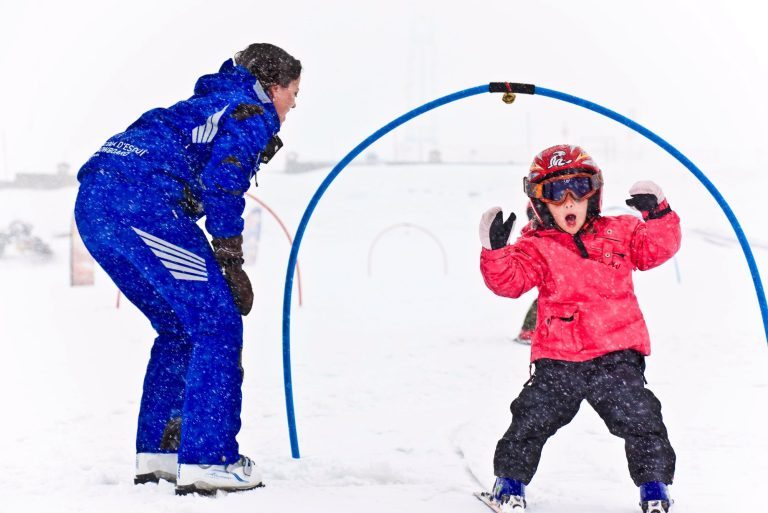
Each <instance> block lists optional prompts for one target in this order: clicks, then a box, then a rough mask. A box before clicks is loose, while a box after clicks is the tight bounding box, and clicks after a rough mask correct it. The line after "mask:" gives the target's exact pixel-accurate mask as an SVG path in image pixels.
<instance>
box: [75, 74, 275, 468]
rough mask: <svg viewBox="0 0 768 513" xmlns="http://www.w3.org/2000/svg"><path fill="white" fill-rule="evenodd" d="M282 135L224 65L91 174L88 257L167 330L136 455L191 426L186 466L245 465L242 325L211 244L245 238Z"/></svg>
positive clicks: (81, 206) (85, 204)
mask: <svg viewBox="0 0 768 513" xmlns="http://www.w3.org/2000/svg"><path fill="white" fill-rule="evenodd" d="M279 129H280V122H279V119H278V116H277V112H276V111H275V108H274V106H273V104H272V102H271V100H270V98H269V96H268V95H267V94H266V93H265V91H264V90H263V88H262V86H261V85H260V84H259V82H258V81H257V80H256V78H255V77H254V76H253V75H251V73H250V72H248V70H247V69H245V68H243V67H240V66H236V65H235V64H234V62H233V61H232V60H229V61H227V62H225V63H224V64H223V65H222V66H221V69H220V70H219V72H218V73H215V74H212V75H206V76H203V77H201V78H200V79H199V80H198V81H197V84H196V85H195V91H194V95H193V96H192V97H191V98H189V99H188V100H184V101H181V102H179V103H176V104H175V105H173V106H171V107H168V108H157V109H153V110H150V111H148V112H146V113H144V114H143V115H142V116H141V117H140V118H139V119H138V120H137V121H136V122H135V123H133V124H132V125H131V126H129V127H128V128H127V129H126V130H125V131H124V132H122V133H120V134H117V135H115V136H114V137H112V138H111V139H109V140H108V141H107V142H106V143H104V145H103V146H102V147H101V148H100V149H99V150H98V151H97V152H96V153H95V154H94V155H93V156H92V157H91V158H90V160H88V162H86V163H85V165H83V167H82V168H81V169H80V171H79V173H78V180H79V181H80V190H79V192H78V196H77V202H76V205H75V219H76V221H77V226H78V229H79V231H80V234H81V236H82V239H83V242H84V243H85V245H86V247H87V248H88V250H89V251H90V253H91V254H92V255H93V257H94V258H95V259H96V261H97V262H99V264H100V265H101V266H102V267H103V268H104V270H105V271H106V272H107V274H109V275H110V277H111V278H112V279H113V280H114V282H115V284H117V286H118V287H119V288H120V290H121V291H122V292H123V293H124V294H125V296H126V297H127V298H128V299H129V300H130V301H131V302H132V303H134V304H135V305H136V306H137V307H138V308H139V309H140V310H141V311H142V312H143V313H144V314H145V315H146V316H147V317H148V318H149V320H150V322H151V323H152V326H153V328H154V329H155V330H156V331H157V334H158V336H157V338H156V339H155V341H154V345H153V347H152V352H151V357H150V360H149V364H148V367H147V372H146V377H145V379H144V392H143V395H142V400H141V408H140V413H139V422H138V431H137V437H136V450H137V452H155V453H157V452H174V451H175V448H169V447H168V446H167V444H163V433H164V430H165V428H166V426H167V425H169V423H170V422H171V421H172V420H173V419H178V418H181V419H182V423H181V439H180V443H179V446H178V457H179V463H199V464H222V463H226V464H229V463H233V462H236V461H237V460H238V458H239V451H238V444H237V441H236V435H237V433H238V431H239V430H240V407H241V403H242V393H241V384H242V377H243V370H242V366H241V351H242V344H243V323H242V318H241V316H240V313H239V311H238V310H237V308H236V306H235V303H234V300H233V297H232V294H231V292H230V290H229V287H228V285H227V283H226V281H225V279H224V276H223V274H222V272H221V270H220V268H219V265H218V264H217V262H216V259H215V257H214V254H213V251H212V249H211V247H210V245H209V243H208V240H207V238H206V236H205V233H204V232H203V230H202V229H200V228H199V227H198V225H197V221H198V220H199V219H200V218H202V217H203V216H205V217H206V220H205V227H206V230H207V231H208V233H209V234H211V235H212V236H213V237H219V238H225V237H233V236H237V235H240V234H241V232H242V230H243V219H242V214H243V210H244V207H245V199H244V197H243V196H244V194H245V192H246V191H247V189H248V187H249V185H250V179H251V178H252V177H254V175H255V173H256V171H257V170H258V167H259V164H260V162H261V158H262V153H263V152H264V151H265V148H267V146H268V145H269V144H270V143H271V141H273V137H275V135H276V134H277V132H278V130H279Z"/></svg>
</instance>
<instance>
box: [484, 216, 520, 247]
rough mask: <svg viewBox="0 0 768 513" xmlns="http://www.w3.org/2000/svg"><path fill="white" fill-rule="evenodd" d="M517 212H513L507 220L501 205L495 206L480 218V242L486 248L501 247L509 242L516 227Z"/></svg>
mask: <svg viewBox="0 0 768 513" xmlns="http://www.w3.org/2000/svg"><path fill="white" fill-rule="evenodd" d="M515 219H516V216H515V213H514V212H511V213H510V214H509V217H508V218H507V220H506V221H504V214H503V213H502V212H501V207H493V208H491V209H489V210H486V212H485V213H484V214H483V217H481V218H480V243H481V244H482V245H483V247H484V248H485V249H499V248H503V247H504V246H506V245H507V244H509V239H510V238H511V237H512V229H513V228H514V227H515Z"/></svg>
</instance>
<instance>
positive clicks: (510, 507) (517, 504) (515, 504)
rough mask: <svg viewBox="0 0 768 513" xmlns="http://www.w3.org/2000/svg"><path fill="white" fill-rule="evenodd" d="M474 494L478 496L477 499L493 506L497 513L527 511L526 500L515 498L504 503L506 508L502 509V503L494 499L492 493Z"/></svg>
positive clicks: (520, 512)
mask: <svg viewBox="0 0 768 513" xmlns="http://www.w3.org/2000/svg"><path fill="white" fill-rule="evenodd" d="M472 495H474V496H475V497H477V499H478V500H479V501H480V502H482V503H483V504H485V505H486V506H488V507H489V508H491V509H492V510H493V511H495V512H496V513H524V512H525V501H524V500H522V499H520V500H519V501H518V500H513V501H510V502H508V503H506V504H505V505H504V509H502V507H501V505H500V504H499V503H498V502H496V501H494V500H493V495H491V494H490V493H488V492H474V493H473V494H472Z"/></svg>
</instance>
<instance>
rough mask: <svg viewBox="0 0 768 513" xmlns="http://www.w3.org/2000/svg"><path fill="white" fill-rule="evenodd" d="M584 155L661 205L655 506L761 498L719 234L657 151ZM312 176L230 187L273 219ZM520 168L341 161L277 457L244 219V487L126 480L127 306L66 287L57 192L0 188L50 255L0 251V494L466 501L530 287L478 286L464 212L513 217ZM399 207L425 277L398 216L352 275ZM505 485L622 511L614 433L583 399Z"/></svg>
mask: <svg viewBox="0 0 768 513" xmlns="http://www.w3.org/2000/svg"><path fill="white" fill-rule="evenodd" d="M554 142H557V141H554ZM527 157H528V156H519V159H518V160H527ZM595 158H596V159H597V161H598V162H600V163H601V165H602V167H603V169H604V171H605V175H606V181H607V189H606V197H605V199H604V206H605V207H606V209H608V208H609V207H619V206H621V205H623V198H624V195H625V191H626V190H627V189H628V186H629V185H630V184H631V183H632V182H633V181H634V180H636V179H644V178H651V179H653V180H655V181H657V182H659V183H660V184H661V185H662V187H663V188H664V190H665V192H666V193H667V196H668V198H669V200H670V203H671V204H672V206H673V208H675V209H676V210H677V211H678V212H679V213H680V215H681V217H682V219H683V223H684V232H683V233H684V241H683V248H682V250H681V251H680V253H679V254H678V256H677V264H678V267H679V271H680V274H679V280H678V275H677V273H676V272H675V267H674V264H673V263H671V262H670V263H668V264H665V265H664V266H662V267H660V268H658V269H655V270H653V271H649V272H646V273H636V278H635V280H636V288H637V293H638V296H639V298H640V301H641V306H642V307H643V309H644V312H645V315H646V318H647V321H648V324H649V327H650V331H651V336H652V340H653V348H654V353H653V355H652V356H651V357H650V358H649V359H648V370H647V378H648V381H649V386H650V387H651V388H652V390H653V391H654V392H655V393H656V394H657V395H658V396H659V398H660V399H661V401H662V404H663V407H664V415H665V419H666V422H667V425H668V428H669V432H670V437H671V440H672V443H673V445H674V447H675V449H676V451H677V455H678V469H677V477H676V481H675V484H674V486H673V487H672V492H673V494H674V498H675V499H676V504H675V507H674V511H677V512H679V513H694V512H695V513H704V512H710V511H711V512H715V511H726V510H727V511H733V512H755V511H762V510H763V508H764V507H765V498H764V488H763V487H764V484H763V482H764V478H765V476H766V475H768V437H767V436H766V432H765V426H766V421H768V413H766V405H768V347H766V341H765V336H764V334H763V331H762V323H761V320H760V313H759V309H758V307H757V302H756V300H755V294H754V291H753V288H752V284H751V280H750V277H749V273H748V270H747V266H746V263H745V260H744V258H743V256H742V255H741V252H740V249H739V247H738V245H736V244H735V242H733V234H732V232H731V231H730V228H729V226H728V224H727V222H726V221H725V219H724V216H723V215H722V213H721V212H720V211H719V209H718V208H717V205H716V204H715V202H714V201H713V200H711V199H710V198H709V196H708V194H707V193H706V191H705V190H704V189H703V188H702V187H700V186H698V185H697V184H696V182H695V181H694V179H693V178H692V177H691V176H690V175H689V174H688V173H687V172H686V171H685V169H683V168H682V167H681V166H680V165H679V164H677V163H675V162H673V161H672V160H671V159H666V160H663V159H660V160H658V161H653V162H650V163H649V162H639V161H633V162H605V161H604V159H601V158H600V155H595ZM650 170H652V171H650ZM326 172H327V170H323V171H318V172H314V173H309V174H303V175H283V174H278V173H274V172H270V171H269V170H265V171H264V172H263V173H264V174H263V175H260V179H259V182H260V185H261V187H259V188H258V189H253V190H252V191H251V192H252V193H254V194H256V195H257V196H258V197H259V198H260V199H262V200H264V201H266V202H267V203H268V204H269V205H270V206H271V207H272V208H274V209H275V210H276V211H277V212H278V214H280V215H281V216H282V217H283V218H284V219H285V221H286V223H287V224H288V226H289V227H290V228H291V230H292V231H293V230H295V227H296V226H297V224H298V220H299V219H300V216H301V214H302V212H303V209H304V207H305V206H306V204H307V201H308V199H309V198H310V197H311V195H312V193H313V192H314V190H315V188H316V187H317V185H318V184H319V183H320V181H321V180H322V178H323V177H324V176H325V173H326ZM757 173H758V172H755V176H753V177H751V178H750V179H751V180H752V182H751V185H749V186H741V187H736V186H734V187H729V188H728V189H727V190H726V191H725V195H726V198H727V199H728V200H729V201H731V203H732V206H733V207H734V210H735V211H736V214H737V215H738V216H739V219H740V220H741V221H742V222H743V223H744V228H745V231H746V233H747V235H748V236H750V237H751V238H752V239H753V242H754V244H755V256H756V258H757V259H758V262H759V265H760V266H761V271H762V273H763V276H768V265H767V264H768V249H766V246H767V245H768V244H767V242H768V240H767V239H768V237H766V236H765V235H764V234H765V230H764V227H763V225H764V222H765V215H764V212H765V208H764V207H763V206H762V205H761V204H760V203H759V202H758V201H754V202H750V201H749V199H750V192H751V191H754V190H761V191H764V190H765V189H766V185H768V178H765V175H762V176H759V177H758V176H757ZM523 174H524V169H523V168H521V167H509V166H477V167H473V166H469V165H465V166H402V167H350V168H349V169H347V170H346V171H345V172H344V173H342V175H341V176H340V177H339V179H337V181H336V183H334V185H332V187H331V188H330V189H329V190H328V192H327V194H326V196H325V199H324V200H323V201H322V202H321V203H320V205H319V207H318V209H317V210H316V213H315V216H314V217H313V219H312V221H311V223H310V225H309V229H308V231H307V234H306V236H305V239H304V244H303V246H302V250H301V253H300V255H299V261H300V266H301V271H302V278H303V280H304V281H303V287H304V306H303V307H301V308H299V307H298V305H296V304H295V305H294V308H293V314H292V319H293V324H292V326H293V337H292V340H293V355H294V367H293V371H294V387H295V393H296V397H295V398H296V412H297V418H298V428H299V437H300V443H301V449H302V455H303V457H302V458H301V459H300V460H294V459H292V458H291V457H290V449H289V442H288V436H287V429H286V421H285V406H284V396H283V382H282V360H281V309H282V290H283V281H284V277H285V264H286V262H287V257H288V251H289V247H288V244H287V242H286V240H285V238H284V235H283V234H282V232H281V231H280V229H279V227H278V226H277V225H276V223H274V222H272V221H271V219H269V218H267V217H265V218H264V220H263V229H262V240H261V247H260V249H259V259H258V262H257V263H256V264H255V265H253V266H250V267H249V268H248V271H249V273H250V274H251V276H252V280H253V282H254V284H255V288H256V291H257V299H256V305H255V306H254V309H253V312H252V314H251V315H250V316H248V317H247V318H246V321H245V329H246V336H245V353H244V366H245V369H246V375H245V382H244V385H243V388H244V404H243V413H242V418H243V429H242V431H241V433H240V436H239V441H240V445H241V450H242V452H243V453H245V454H248V455H250V456H251V457H253V458H255V460H256V461H257V462H258V463H259V465H260V467H261V468H262V470H263V472H264V476H265V481H266V484H267V487H266V488H264V489H260V490H257V491H253V492H248V493H244V494H230V495H227V496H223V495H220V496H219V497H218V498H217V499H215V500H211V499H205V498H200V497H194V496H188V497H175V496H174V494H173V487H172V486H171V485H168V484H161V485H159V486H155V485H144V486H134V485H133V484H132V478H133V456H134V450H133V438H134V433H135V419H136V415H137V411H138V402H139V397H140V393H141V383H142V378H143V370H144V366H145V365H146V361H147V357H148V353H149V350H150V346H151V341H152V339H153V333H152V331H151V328H150V326H149V324H148V323H147V322H146V321H145V319H144V318H143V317H142V315H141V314H140V313H139V312H138V311H137V310H136V309H135V308H134V307H133V306H132V305H130V304H129V303H127V302H123V304H122V306H121V307H120V308H119V309H116V308H115V299H116V289H115V287H114V285H113V284H112V283H111V281H110V280H109V278H108V277H107V276H106V275H105V274H104V273H103V272H102V271H100V270H98V271H97V276H96V285H95V286H93V287H83V288H71V287H69V261H68V244H69V240H68V238H67V237H66V235H67V234H68V232H69V226H70V221H71V213H72V206H73V202H74V197H75V194H76V191H75V190H64V191H55V192H33V191H15V190H1V191H0V227H3V226H5V225H7V223H8V222H10V221H11V220H12V219H14V218H21V219H25V220H28V221H30V222H32V223H33V224H34V225H35V233H36V234H37V235H39V236H41V237H42V238H43V239H45V240H46V241H47V242H49V243H50V244H51V245H52V247H53V249H54V251H55V252H56V256H55V258H54V259H53V260H52V261H48V262H45V261H40V262H32V261H29V260H27V259H25V258H22V257H20V256H19V255H16V254H14V253H13V252H9V254H8V255H6V257H5V258H3V259H0V290H2V293H1V294H0V347H1V348H2V352H1V353H0V354H2V357H1V358H0V388H2V390H3V393H2V412H3V415H2V418H3V420H2V423H1V424H0V443H2V455H3V458H4V461H5V462H6V468H7V471H6V472H4V474H3V479H2V480H0V511H2V512H18V513H26V512H30V513H31V512H42V511H45V512H94V513H97V512H98V513H102V512H110V513H112V512H125V513H136V512H138V511H153V512H155V511H165V512H213V511H224V510H226V511H232V510H243V511H259V512H262V513H270V512H281V513H282V512H286V511H308V510H309V511H317V512H335V513H353V512H354V513H359V512H363V511H364V512H366V513H379V512H381V513H385V512H386V513H392V512H415V513H416V512H418V513H428V512H434V513H438V512H439V513H458V512H462V513H469V512H477V513H482V512H483V511H485V506H483V505H482V504H481V503H480V502H479V501H477V500H475V499H474V498H473V497H472V495H471V492H473V491H475V490H479V489H480V488H481V487H488V486H490V484H491V482H492V479H493V476H492V472H493V471H492V454H493V449H494V447H495V444H496V441H497V439H498V438H499V436H500V435H501V434H502V433H503V431H504V430H505V429H506V427H507V425H508V422H509V410H508V407H509V403H510V402H511V401H512V400H513V399H514V398H515V397H516V395H517V394H518V392H519V390H520V388H521V386H522V385H523V383H524V382H525V381H526V380H527V379H528V356H529V355H528V348H527V347H525V346H521V345H518V344H515V343H513V342H511V337H513V336H514V335H515V334H516V331H517V329H518V328H519V325H520V323H521V321H522V317H523V316H524V314H525V311H526V309H527V308H528V306H529V304H530V300H532V299H533V296H528V297H525V298H523V299H521V300H517V301H514V300H509V299H503V298H498V297H496V296H494V295H493V294H492V293H491V292H490V291H488V290H487V289H486V288H485V286H484V284H483V282H482V278H481V277H480V273H479V270H478V253H479V249H480V245H479V242H478V239H477V221H478V219H479V217H480V214H481V213H482V212H483V211H484V210H485V209H486V208H488V207H490V206H493V205H497V204H498V205H503V206H504V207H505V209H506V210H509V209H510V208H511V209H514V210H515V211H516V212H517V213H518V216H520V217H522V216H523V215H524V204H525V198H524V197H523V195H522V192H521V187H520V182H521V177H522V176H523ZM710 177H711V178H712V180H713V181H714V182H715V183H716V184H718V183H719V181H720V182H727V183H732V182H733V180H734V179H738V180H742V181H743V179H744V178H746V177H748V175H747V174H746V173H745V172H739V171H738V170H717V169H716V170H714V172H713V173H712V174H710ZM755 180H757V183H755ZM746 183H748V182H744V184H746ZM763 195H764V194H762V193H761V196H759V197H758V198H757V199H758V200H759V201H760V202H761V201H762V199H763V198H762V196H763ZM398 223H411V224H413V225H418V226H420V227H422V228H424V229H427V230H429V231H431V232H432V233H433V234H434V235H435V237H436V238H437V239H439V241H440V243H441V244H442V245H443V247H444V248H445V251H446V254H447V273H445V272H444V268H443V259H442V258H443V257H442V255H441V251H440V247H439V245H438V244H437V243H436V242H435V241H434V240H433V239H431V238H430V237H428V236H426V235H425V234H424V233H423V232H422V231H420V230H418V229H415V228H398V229H392V230H391V231H389V232H388V233H387V234H386V235H385V236H383V237H382V238H381V239H379V241H378V243H377V244H376V247H375V252H374V254H373V256H372V262H371V264H372V273H371V275H370V276H369V275H368V256H369V255H368V253H369V249H370V246H371V243H372V242H373V241H374V239H376V236H377V234H379V233H380V232H381V231H382V230H385V229H387V228H389V227H392V226H393V225H396V224H398ZM761 237H762V239H761ZM295 298H296V294H294V299H295ZM528 496H529V505H530V507H529V509H530V511H531V512H534V513H560V512H565V511H567V512H569V513H581V512H583V513H587V512H590V513H603V512H604V513H608V512H611V513H615V512H626V513H630V512H632V511H639V509H638V507H637V491H636V489H635V487H634V485H633V484H632V482H631V480H630V479H629V475H628V472H627V470H626V462H625V459H624V453H623V444H622V441H621V440H620V439H618V438H615V437H613V436H611V435H610V434H609V433H608V431H607V429H606V428H605V426H604V425H603V424H602V421H601V420H600V419H599V418H598V416H597V415H596V414H595V413H594V412H593V411H592V410H591V409H590V408H589V406H588V405H586V403H585V404H584V407H583V408H582V411H581V412H580V413H579V415H578V416H577V417H576V419H575V420H574V421H573V422H572V423H571V424H570V425H569V426H567V427H565V428H563V429H562V430H561V431H560V432H559V433H558V434H557V435H556V436H555V437H554V438H553V439H552V440H551V441H550V442H549V444H548V445H547V446H546V448H545V450H544V456H543V459H542V462H541V465H540V467H539V472H538V474H537V475H536V477H535V479H534V481H533V482H532V483H531V485H530V486H529V488H528ZM726 501H727V503H728V504H731V506H730V507H729V508H727V509H724V508H723V504H724V503H726Z"/></svg>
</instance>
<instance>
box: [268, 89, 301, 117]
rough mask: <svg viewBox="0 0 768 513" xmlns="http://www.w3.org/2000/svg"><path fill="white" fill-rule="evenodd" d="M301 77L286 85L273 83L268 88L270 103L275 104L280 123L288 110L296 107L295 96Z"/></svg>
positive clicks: (297, 92)
mask: <svg viewBox="0 0 768 513" xmlns="http://www.w3.org/2000/svg"><path fill="white" fill-rule="evenodd" d="M300 80H301V77H299V78H297V79H296V80H294V81H292V82H291V83H290V84H288V87H283V86H281V85H273V86H272V87H270V88H269V95H270V96H271V97H272V103H273V104H274V105H275V110H276V111H277V117H279V118H280V124H281V125H282V124H283V123H285V117H286V116H287V115H288V111H289V110H291V109H292V108H294V107H296V97H297V96H298V94H299V81H300Z"/></svg>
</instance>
